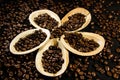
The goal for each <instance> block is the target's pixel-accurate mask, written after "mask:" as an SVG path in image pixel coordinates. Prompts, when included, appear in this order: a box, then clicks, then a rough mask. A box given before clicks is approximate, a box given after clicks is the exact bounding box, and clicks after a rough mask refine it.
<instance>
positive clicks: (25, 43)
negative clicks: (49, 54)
mask: <svg viewBox="0 0 120 80" xmlns="http://www.w3.org/2000/svg"><path fill="white" fill-rule="evenodd" d="M45 38H46V34H45V33H44V32H42V31H41V30H39V31H37V30H36V31H35V32H34V33H32V34H30V35H27V36H26V37H25V38H20V40H19V41H18V42H17V43H16V44H15V49H16V50H17V51H26V50H29V49H32V48H34V47H36V46H38V45H40V44H41V43H42V42H43V41H44V40H45Z"/></svg>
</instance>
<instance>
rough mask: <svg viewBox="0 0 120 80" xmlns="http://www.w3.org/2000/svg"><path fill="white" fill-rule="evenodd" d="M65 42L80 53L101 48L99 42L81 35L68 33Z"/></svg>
mask: <svg viewBox="0 0 120 80" xmlns="http://www.w3.org/2000/svg"><path fill="white" fill-rule="evenodd" d="M65 40H66V41H67V42H68V43H69V44H70V45H71V46H72V47H73V48H75V49H76V50H78V51H80V52H90V51H93V50H95V49H96V48H97V47H99V44H98V43H97V42H95V41H94V40H89V39H87V38H84V37H83V35H82V34H81V33H79V34H78V33H66V34H65Z"/></svg>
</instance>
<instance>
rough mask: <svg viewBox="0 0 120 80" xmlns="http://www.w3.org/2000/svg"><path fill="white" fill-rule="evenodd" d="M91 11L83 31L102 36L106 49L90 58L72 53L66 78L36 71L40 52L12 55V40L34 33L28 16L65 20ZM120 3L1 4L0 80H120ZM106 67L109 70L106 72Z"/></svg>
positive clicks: (18, 0)
mask: <svg viewBox="0 0 120 80" xmlns="http://www.w3.org/2000/svg"><path fill="white" fill-rule="evenodd" d="M78 6H79V7H84V8H86V9H88V10H89V11H90V13H91V15H92V21H91V22H90V24H89V25H88V26H87V27H86V28H85V29H83V30H82V31H88V32H94V33H97V34H100V35H102V36H103V37H104V38H105V40H106V43H105V47H104V49H103V50H102V51H101V52H100V53H99V54H97V55H95V56H91V57H82V56H77V55H74V54H72V53H69V58H70V63H69V65H68V68H67V70H66V71H65V73H64V74H62V75H60V76H58V77H55V78H50V77H47V76H43V75H41V74H40V73H39V72H38V71H37V69H36V68H35V56H36V53H37V51H35V52H32V53H31V54H28V55H21V56H17V55H13V54H12V53H10V51H9V44H10V42H11V40H12V39H13V38H14V37H15V36H16V35H17V34H19V33H20V32H22V31H25V30H28V29H32V28H33V27H32V26H31V25H30V23H29V21H28V16H29V14H30V13H31V12H32V11H35V10H38V9H50V10H52V11H53V12H55V13H57V14H58V15H59V16H60V18H62V17H63V16H64V15H65V14H66V13H67V12H68V11H70V10H72V9H74V8H76V7H78ZM118 49H120V1H119V0H92V1H90V0H64V1H63V0H10V1H7V0H5V1H3V0H2V1H1V3H0V80H22V79H23V80H27V79H28V80H80V79H85V80H88V79H91V78H92V80H119V79H120V53H119V50H118ZM106 66H108V67H109V69H106Z"/></svg>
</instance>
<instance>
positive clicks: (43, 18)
mask: <svg viewBox="0 0 120 80" xmlns="http://www.w3.org/2000/svg"><path fill="white" fill-rule="evenodd" d="M29 21H30V23H31V24H32V25H33V26H34V27H35V28H36V29H31V30H27V31H24V32H22V33H20V34H19V35H17V36H16V37H15V38H14V39H13V40H12V42H11V44H10V51H11V52H12V53H13V54H17V55H22V54H28V53H31V52H33V51H35V50H37V49H39V51H38V53H37V55H36V60H35V65H36V68H37V70H38V71H39V72H40V73H41V74H43V75H46V76H51V77H55V76H58V75H61V74H62V73H64V71H65V70H66V69H67V66H68V64H69V52H68V50H69V51H71V52H72V53H74V54H77V55H80V56H92V55H95V54H97V53H99V52H100V51H101V50H102V49H103V47H104V44H105V40H104V38H103V37H102V36H100V35H98V34H95V33H91V32H80V30H82V29H83V28H85V27H87V25H88V24H89V23H90V21H91V14H90V13H89V11H88V10H86V9H84V8H75V9H73V10H71V11H70V12H69V13H67V14H66V15H65V16H64V17H63V18H62V20H60V18H59V16H58V15H57V14H55V13H54V12H52V11H50V10H38V11H34V12H32V13H31V14H30V16H29Z"/></svg>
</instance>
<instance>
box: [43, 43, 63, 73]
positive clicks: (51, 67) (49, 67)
mask: <svg viewBox="0 0 120 80" xmlns="http://www.w3.org/2000/svg"><path fill="white" fill-rule="evenodd" d="M63 63H64V59H63V58H62V53H61V49H60V48H59V47H58V46H57V45H56V46H50V47H49V49H48V50H47V51H45V52H44V53H43V56H42V65H43V68H44V71H45V72H49V73H56V72H58V71H59V70H60V69H61V68H62V64H63Z"/></svg>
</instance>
